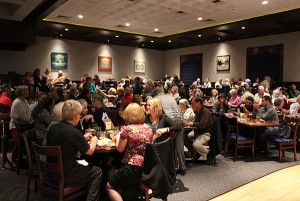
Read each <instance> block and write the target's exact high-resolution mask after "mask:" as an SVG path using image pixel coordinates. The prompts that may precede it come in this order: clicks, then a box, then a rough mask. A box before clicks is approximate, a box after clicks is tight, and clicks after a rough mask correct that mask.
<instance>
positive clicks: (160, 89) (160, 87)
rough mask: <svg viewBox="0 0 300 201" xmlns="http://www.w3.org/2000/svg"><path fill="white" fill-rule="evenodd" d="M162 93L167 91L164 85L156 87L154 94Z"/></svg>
mask: <svg viewBox="0 0 300 201" xmlns="http://www.w3.org/2000/svg"><path fill="white" fill-rule="evenodd" d="M160 93H165V91H164V88H163V87H162V86H159V87H156V88H155V89H154V96H157V95H158V94H160Z"/></svg>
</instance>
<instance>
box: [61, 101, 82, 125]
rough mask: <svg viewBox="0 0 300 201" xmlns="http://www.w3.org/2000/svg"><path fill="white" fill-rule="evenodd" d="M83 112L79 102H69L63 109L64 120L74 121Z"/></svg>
mask: <svg viewBox="0 0 300 201" xmlns="http://www.w3.org/2000/svg"><path fill="white" fill-rule="evenodd" d="M81 111H82V106H81V104H80V103H79V102H78V101H75V100H67V101H66V102H65V103H64V106H63V107H62V118H63V120H65V121H72V120H74V118H75V116H76V115H77V114H80V113H81Z"/></svg>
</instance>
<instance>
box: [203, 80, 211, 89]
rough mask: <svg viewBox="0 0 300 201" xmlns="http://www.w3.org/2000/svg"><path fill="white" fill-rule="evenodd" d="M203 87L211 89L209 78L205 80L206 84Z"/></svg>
mask: <svg viewBox="0 0 300 201" xmlns="http://www.w3.org/2000/svg"><path fill="white" fill-rule="evenodd" d="M203 87H205V88H211V83H210V82H209V79H208V78H206V79H205V82H204V83H203Z"/></svg>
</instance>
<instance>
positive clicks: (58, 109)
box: [53, 102, 64, 122]
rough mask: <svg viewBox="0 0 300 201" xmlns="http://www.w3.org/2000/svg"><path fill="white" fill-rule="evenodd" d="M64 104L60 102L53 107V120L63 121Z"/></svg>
mask: <svg viewBox="0 0 300 201" xmlns="http://www.w3.org/2000/svg"><path fill="white" fill-rule="evenodd" d="M63 106H64V102H59V103H57V104H56V105H54V108H53V120H55V121H57V122H61V121H62V108H63Z"/></svg>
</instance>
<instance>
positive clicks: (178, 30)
mask: <svg viewBox="0 0 300 201" xmlns="http://www.w3.org/2000/svg"><path fill="white" fill-rule="evenodd" d="M78 15H82V16H83V18H79V17H78ZM200 17H201V18H202V20H198V18H200ZM1 19H2V20H1ZM126 23H130V26H126ZM2 24H5V25H6V26H7V27H9V28H10V29H14V28H15V27H16V26H17V25H18V26H23V27H25V28H24V29H25V31H22V33H24V34H23V35H25V36H26V35H27V41H25V42H24V41H22V37H25V36H22V37H21V36H19V37H21V39H20V38H18V37H17V36H16V40H12V39H11V32H13V31H11V32H9V33H10V37H8V35H9V34H8V33H7V34H6V35H7V37H6V39H5V37H4V39H2V38H3V37H2V35H3V33H1V32H0V48H2V49H5V48H6V49H9V48H8V47H9V45H10V43H12V45H11V46H12V47H11V49H13V44H15V45H16V49H17V48H18V49H21V50H22V49H25V48H26V47H27V46H28V45H30V44H32V43H34V42H35V40H33V39H32V38H30V34H31V35H33V36H34V37H35V36H46V37H57V38H64V39H71V40H81V41H91V42H99V43H110V44H118V45H126V46H134V47H143V48H150V49H159V50H168V49H174V48H180V47H189V46H194V45H201V44H209V43H216V42H222V41H230V40H237V39H243V38H250V37H257V36H265V35H270V34H278V33H286V32H291V31H298V30H300V0H284V1H282V0H269V3H268V4H265V5H263V4H262V0H251V1H250V0H0V25H2ZM12 24H13V25H12ZM242 27H243V28H242ZM155 28H157V29H158V30H156V31H155V30H154V29H155ZM65 29H68V30H67V31H66V30H65ZM5 30H6V29H5ZM14 32H15V31H14ZM27 32H28V34H26V33H27ZM15 34H16V33H15ZM8 39H9V40H8ZM23 40H24V39H23ZM32 40H33V41H32ZM16 43H17V44H16ZM18 43H19V44H18ZM20 43H21V44H24V45H23V46H24V47H23V46H22V45H20ZM20 46H21V47H20Z"/></svg>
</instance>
